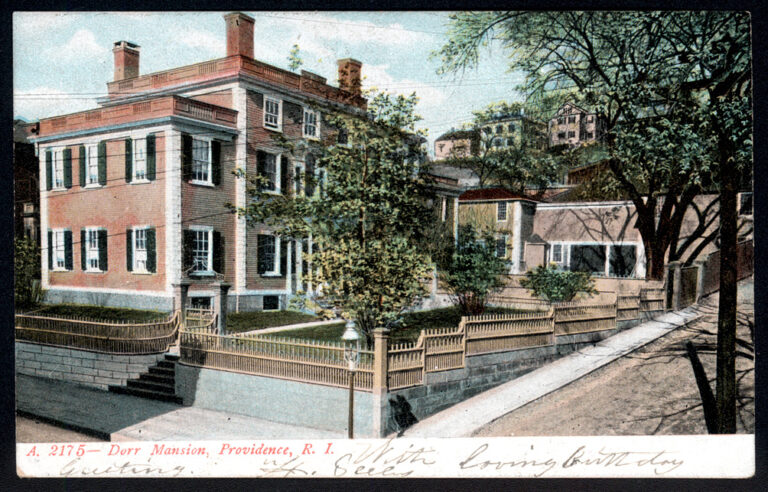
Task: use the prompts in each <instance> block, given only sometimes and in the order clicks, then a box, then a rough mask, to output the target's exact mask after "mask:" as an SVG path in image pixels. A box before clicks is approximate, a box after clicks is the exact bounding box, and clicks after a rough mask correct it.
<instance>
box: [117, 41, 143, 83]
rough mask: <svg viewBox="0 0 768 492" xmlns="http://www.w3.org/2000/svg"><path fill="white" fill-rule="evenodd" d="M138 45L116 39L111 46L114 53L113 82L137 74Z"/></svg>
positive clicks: (133, 76) (130, 77)
mask: <svg viewBox="0 0 768 492" xmlns="http://www.w3.org/2000/svg"><path fill="white" fill-rule="evenodd" d="M139 49H140V47H139V45H137V44H133V43H129V42H128V41H118V42H116V43H115V46H114V47H113V48H112V53H114V54H115V82H117V81H118V80H125V79H132V78H135V77H138V76H139Z"/></svg>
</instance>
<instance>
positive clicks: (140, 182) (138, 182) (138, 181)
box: [130, 178, 152, 185]
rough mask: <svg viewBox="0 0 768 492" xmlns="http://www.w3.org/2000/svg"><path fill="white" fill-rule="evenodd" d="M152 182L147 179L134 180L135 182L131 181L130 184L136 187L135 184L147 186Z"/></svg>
mask: <svg viewBox="0 0 768 492" xmlns="http://www.w3.org/2000/svg"><path fill="white" fill-rule="evenodd" d="M151 182H152V181H150V180H148V179H146V178H145V179H133V180H131V183H130V184H132V185H135V184H136V185H140V184H147V183H151Z"/></svg>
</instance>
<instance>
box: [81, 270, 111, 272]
mask: <svg viewBox="0 0 768 492" xmlns="http://www.w3.org/2000/svg"><path fill="white" fill-rule="evenodd" d="M85 273H107V272H106V270H85Z"/></svg>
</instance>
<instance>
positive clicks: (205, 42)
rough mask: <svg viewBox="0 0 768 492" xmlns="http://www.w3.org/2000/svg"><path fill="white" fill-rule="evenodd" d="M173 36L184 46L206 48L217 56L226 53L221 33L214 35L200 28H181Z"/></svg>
mask: <svg viewBox="0 0 768 492" xmlns="http://www.w3.org/2000/svg"><path fill="white" fill-rule="evenodd" d="M174 37H175V38H176V39H178V40H179V42H180V43H181V44H183V45H185V46H188V47H190V48H195V49H202V50H206V51H208V52H210V53H212V54H214V55H216V56H217V57H223V56H224V55H225V54H226V53H225V52H226V43H225V40H224V37H223V35H216V34H213V33H212V32H210V31H203V30H200V29H183V30H180V31H179V32H178V34H177V35H175V36H174Z"/></svg>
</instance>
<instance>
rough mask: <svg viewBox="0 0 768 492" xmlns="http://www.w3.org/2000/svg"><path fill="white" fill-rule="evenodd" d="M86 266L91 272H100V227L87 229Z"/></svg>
mask: <svg viewBox="0 0 768 492" xmlns="http://www.w3.org/2000/svg"><path fill="white" fill-rule="evenodd" d="M85 255H86V258H85V268H86V270H87V271H89V272H100V271H101V268H100V265H99V229H86V230H85Z"/></svg>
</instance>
